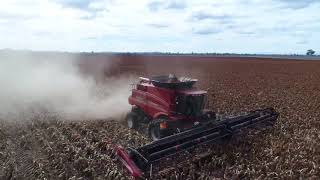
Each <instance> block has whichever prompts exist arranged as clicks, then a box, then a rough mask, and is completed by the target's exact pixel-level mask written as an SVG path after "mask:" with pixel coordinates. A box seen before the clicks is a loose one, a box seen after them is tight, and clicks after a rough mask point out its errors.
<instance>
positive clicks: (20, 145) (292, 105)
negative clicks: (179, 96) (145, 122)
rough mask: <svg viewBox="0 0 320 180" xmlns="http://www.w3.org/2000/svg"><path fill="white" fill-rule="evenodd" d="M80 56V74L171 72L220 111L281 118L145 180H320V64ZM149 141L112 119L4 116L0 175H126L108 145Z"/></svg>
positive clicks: (0, 132)
mask: <svg viewBox="0 0 320 180" xmlns="http://www.w3.org/2000/svg"><path fill="white" fill-rule="evenodd" d="M77 58H78V59H79V60H78V61H79V68H80V69H81V71H82V72H83V73H84V74H86V75H90V76H94V77H96V79H97V81H103V79H104V78H105V77H110V76H113V77H117V76H120V75H123V74H130V75H132V76H134V77H139V76H151V75H159V74H169V73H173V74H176V75H177V76H188V77H193V78H197V79H198V80H199V82H198V83H197V87H198V88H201V89H205V90H207V91H208V97H209V101H210V103H209V104H208V107H209V108H210V109H212V110H214V111H215V112H217V113H219V114H236V113H238V112H245V111H249V110H254V109H258V108H264V107H273V108H275V109H276V111H278V112H279V113H280V117H279V118H278V121H277V122H276V124H275V126H274V127H273V128H266V129H262V130H260V129H250V130H248V131H245V132H241V133H239V134H238V135H236V136H235V137H234V138H233V139H232V140H231V141H230V142H229V143H226V144H217V145H210V146H204V147H201V148H198V149H196V150H195V151H194V152H192V153H190V154H183V155H182V156H183V157H181V158H177V160H176V161H175V162H176V163H173V164H171V166H167V168H161V169H157V170H155V171H154V172H153V173H152V176H151V177H149V179H161V178H163V179H214V178H220V179H242V178H244V179H272V178H279V179H299V178H302V179H308V178H310V179H319V178H320V131H319V130H320V83H319V79H320V62H318V61H306V60H300V61H297V60H283V59H270V58H269V59H263V58H245V57H241V58H230V57H192V56H146V55H145V56H143V55H114V56H110V55H109V56H106V55H94V54H93V55H77ZM128 86H130V85H129V84H128ZM21 118H22V119H23V116H22V117H21ZM22 122H23V123H22ZM148 142H150V140H149V139H148V138H147V137H146V136H145V135H144V134H142V133H139V132H137V131H134V130H129V129H128V128H126V126H125V125H124V123H123V122H122V121H116V120H112V119H100V120H85V119H79V120H76V121H67V120H65V119H62V118H61V117H59V116H57V115H52V114H50V113H46V112H43V113H38V114H35V116H34V118H33V119H32V120H30V121H26V122H24V121H19V122H13V121H10V122H8V121H6V120H0V179H128V178H129V179H130V177H128V176H127V172H126V170H124V169H123V168H122V166H121V165H119V163H118V162H117V160H116V158H115V156H114V150H113V147H114V145H115V144H121V145H123V146H125V147H128V146H133V147H138V146H140V145H143V144H145V143H148ZM185 159H188V160H187V161H185ZM171 162H172V161H171ZM171 162H170V161H164V162H163V163H165V165H170V163H171Z"/></svg>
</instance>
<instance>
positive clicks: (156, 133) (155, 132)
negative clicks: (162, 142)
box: [148, 122, 161, 141]
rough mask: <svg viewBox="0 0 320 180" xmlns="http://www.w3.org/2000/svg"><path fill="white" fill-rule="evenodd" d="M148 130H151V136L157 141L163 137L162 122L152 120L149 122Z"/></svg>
mask: <svg viewBox="0 0 320 180" xmlns="http://www.w3.org/2000/svg"><path fill="white" fill-rule="evenodd" d="M148 131H149V137H150V138H151V139H152V140H153V141H157V140H159V139H161V133H160V123H153V122H151V123H150V124H149V127H148Z"/></svg>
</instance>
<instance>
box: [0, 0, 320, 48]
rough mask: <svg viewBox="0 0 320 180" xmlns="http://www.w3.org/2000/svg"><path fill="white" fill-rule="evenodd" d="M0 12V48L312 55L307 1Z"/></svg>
mask: <svg viewBox="0 0 320 180" xmlns="http://www.w3.org/2000/svg"><path fill="white" fill-rule="evenodd" d="M74 2H77V3H74ZM299 2H300V1H299ZM1 4H2V5H1V6H0V39H1V41H0V48H15V49H34V50H60V51H179V52H190V51H194V52H196V51H198V52H207V51H210V52H212V51H217V52H229V51H230V52H240V53H247V52H248V53H260V52H273V53H288V52H292V53H296V52H300V53H304V51H305V50H306V49H308V48H314V49H317V48H318V49H320V47H319V45H318V43H317V42H319V41H320V36H319V35H320V32H319V29H320V21H319V20H320V16H319V13H318V12H319V11H320V3H318V2H317V1H311V0H310V1H308V2H307V3H306V2H305V3H298V1H286V0H225V1H209V0H197V1H192V0H185V1H183V0H153V1H150V0H137V1H130V0H95V1H88V0H79V1H70V0H11V1H4V2H2V3H1ZM150 4H151V5H150ZM152 4H153V5H152ZM299 5H300V6H299ZM302 42H303V43H302Z"/></svg>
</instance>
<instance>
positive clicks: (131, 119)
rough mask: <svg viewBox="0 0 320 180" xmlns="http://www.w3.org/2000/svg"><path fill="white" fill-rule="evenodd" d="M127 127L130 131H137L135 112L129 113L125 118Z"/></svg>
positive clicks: (136, 115)
mask: <svg viewBox="0 0 320 180" xmlns="http://www.w3.org/2000/svg"><path fill="white" fill-rule="evenodd" d="M126 121H127V125H128V127H129V128H130V129H137V128H138V126H139V124H138V114H137V113H135V112H129V113H128V114H127V117H126Z"/></svg>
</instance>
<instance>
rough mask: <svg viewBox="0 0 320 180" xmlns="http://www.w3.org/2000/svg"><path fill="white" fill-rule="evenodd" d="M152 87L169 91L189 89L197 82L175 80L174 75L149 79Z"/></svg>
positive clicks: (184, 79)
mask: <svg viewBox="0 0 320 180" xmlns="http://www.w3.org/2000/svg"><path fill="white" fill-rule="evenodd" d="M150 81H151V83H152V84H153V85H154V86H157V87H162V88H169V89H190V88H192V86H193V85H194V84H195V83H196V82H197V81H198V80H197V79H191V78H187V77H180V78H177V77H176V76H175V75H172V74H170V75H164V76H153V77H151V78H150Z"/></svg>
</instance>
